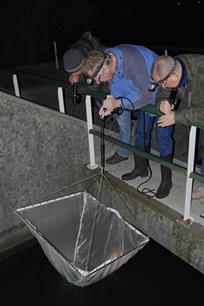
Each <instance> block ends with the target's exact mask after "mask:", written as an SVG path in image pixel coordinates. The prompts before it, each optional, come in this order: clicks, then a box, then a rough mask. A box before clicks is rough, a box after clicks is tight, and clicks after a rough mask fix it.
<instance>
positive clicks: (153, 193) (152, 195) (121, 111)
mask: <svg viewBox="0 0 204 306" xmlns="http://www.w3.org/2000/svg"><path fill="white" fill-rule="evenodd" d="M115 99H120V100H121V104H122V107H118V108H116V109H115V110H114V111H113V112H112V113H117V114H118V116H120V115H121V114H122V113H123V111H124V110H125V111H129V112H133V111H135V106H134V103H133V102H132V101H131V100H130V99H129V98H127V97H124V96H119V97H116V98H115ZM123 99H127V100H128V101H129V102H130V104H131V105H132V109H129V108H125V107H124V103H123ZM143 116H144V148H145V139H146V126H145V121H146V120H145V113H143ZM104 118H105V117H104ZM102 122H104V121H103V120H102ZM104 126H105V122H104ZM104 126H103V133H102V132H101V134H102V138H104ZM101 127H102V125H101ZM102 138H101V139H102ZM103 142H104V139H103ZM102 147H103V148H102ZM104 147H105V146H104V143H103V144H101V154H104V155H103V156H101V165H102V168H103V173H104V167H105V161H104V159H105V152H104ZM102 152H103V153H102ZM147 167H148V169H149V173H150V175H149V178H148V179H147V180H145V181H144V182H142V183H140V184H139V185H138V186H137V191H138V192H139V193H142V194H144V195H146V196H147V197H149V198H153V197H155V195H156V192H154V190H155V189H149V188H146V187H145V188H143V189H142V190H140V189H139V188H140V187H141V186H142V185H144V184H145V183H147V182H148V181H150V180H151V178H152V169H151V168H150V165H149V162H148V165H147ZM148 193H150V194H148Z"/></svg>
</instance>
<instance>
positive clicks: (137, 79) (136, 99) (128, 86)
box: [105, 44, 158, 110]
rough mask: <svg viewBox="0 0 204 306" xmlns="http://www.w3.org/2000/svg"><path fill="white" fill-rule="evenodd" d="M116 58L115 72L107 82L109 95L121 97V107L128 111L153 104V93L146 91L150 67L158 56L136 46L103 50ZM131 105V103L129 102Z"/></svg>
mask: <svg viewBox="0 0 204 306" xmlns="http://www.w3.org/2000/svg"><path fill="white" fill-rule="evenodd" d="M105 52H107V53H112V54H113V55H114V56H115V58H116V63H117V64H116V72H115V74H114V75H113V78H112V80H111V81H110V82H109V86H110V94H111V95H112V96H114V97H115V98H117V97H123V99H122V100H123V106H124V107H125V108H128V109H130V110H132V109H133V105H132V103H133V104H134V109H139V108H141V107H143V106H145V105H147V104H151V103H154V99H155V94H156V93H155V92H149V91H148V84H149V82H150V81H151V75H150V74H151V73H150V72H151V66H152V63H153V62H154V60H155V59H156V58H157V57H158V55H157V54H156V53H155V52H153V51H152V50H150V49H148V48H145V47H143V46H138V45H124V44H123V45H118V46H116V47H114V48H108V49H106V50H105ZM130 101H131V102H132V103H131V102H130Z"/></svg>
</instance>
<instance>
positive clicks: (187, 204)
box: [184, 126, 197, 221]
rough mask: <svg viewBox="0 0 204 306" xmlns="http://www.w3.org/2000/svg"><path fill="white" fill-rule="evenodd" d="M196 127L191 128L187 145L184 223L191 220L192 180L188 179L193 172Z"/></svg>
mask: <svg viewBox="0 0 204 306" xmlns="http://www.w3.org/2000/svg"><path fill="white" fill-rule="evenodd" d="M196 131H197V128H196V126H191V130H190V136H189V144H188V167H187V179H186V194H185V207H184V221H186V220H188V219H191V220H193V218H192V217H191V215H190V213H191V201H192V200H191V197H192V187H193V179H192V178H190V177H189V176H190V173H191V172H193V171H194V160H195V145H196Z"/></svg>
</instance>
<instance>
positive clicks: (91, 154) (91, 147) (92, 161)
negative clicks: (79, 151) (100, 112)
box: [86, 96, 98, 169]
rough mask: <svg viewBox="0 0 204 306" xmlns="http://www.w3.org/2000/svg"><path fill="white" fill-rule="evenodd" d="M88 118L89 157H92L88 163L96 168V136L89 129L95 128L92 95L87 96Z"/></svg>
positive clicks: (89, 166)
mask: <svg viewBox="0 0 204 306" xmlns="http://www.w3.org/2000/svg"><path fill="white" fill-rule="evenodd" d="M86 119H87V129H88V141H89V158H90V164H89V165H88V168H89V169H95V168H97V167H98V166H97V165H96V163H95V150H94V138H93V135H92V134H90V133H89V130H90V129H93V120H92V112H91V96H86Z"/></svg>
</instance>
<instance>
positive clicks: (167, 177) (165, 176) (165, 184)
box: [155, 154, 173, 199]
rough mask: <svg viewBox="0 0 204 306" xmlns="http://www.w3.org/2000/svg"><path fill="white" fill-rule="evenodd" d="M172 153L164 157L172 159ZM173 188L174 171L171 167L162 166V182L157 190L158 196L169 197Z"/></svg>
mask: <svg viewBox="0 0 204 306" xmlns="http://www.w3.org/2000/svg"><path fill="white" fill-rule="evenodd" d="M172 158H173V156H172V154H170V155H168V156H165V157H163V159H164V160H167V161H170V162H171V161H172ZM171 188H172V172H171V169H169V168H167V167H165V166H161V183H160V185H159V188H158V190H157V192H156V195H155V196H156V198H158V199H163V198H165V197H167V196H168V195H169V193H170V189H171Z"/></svg>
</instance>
